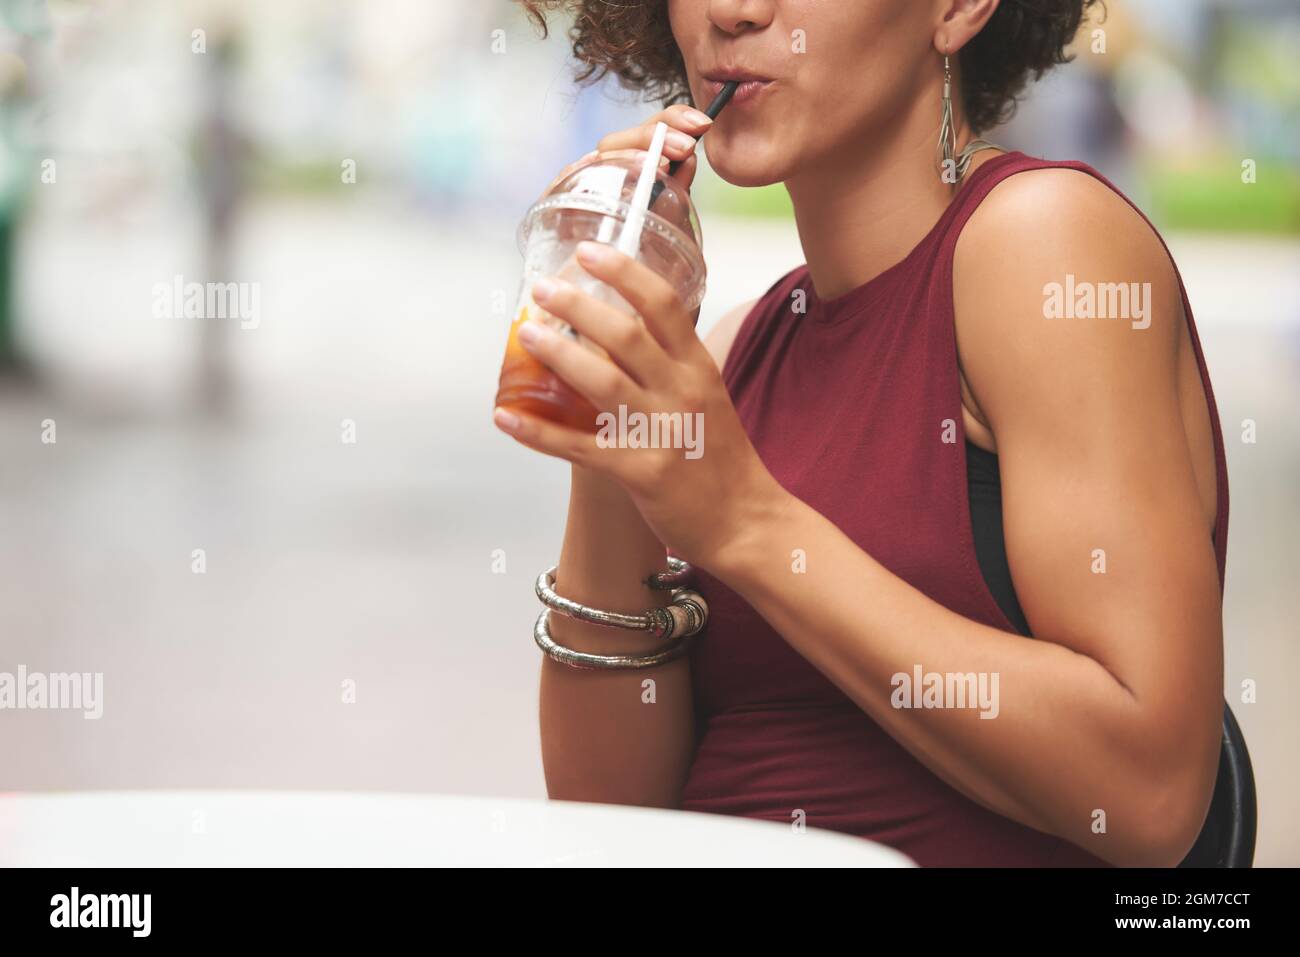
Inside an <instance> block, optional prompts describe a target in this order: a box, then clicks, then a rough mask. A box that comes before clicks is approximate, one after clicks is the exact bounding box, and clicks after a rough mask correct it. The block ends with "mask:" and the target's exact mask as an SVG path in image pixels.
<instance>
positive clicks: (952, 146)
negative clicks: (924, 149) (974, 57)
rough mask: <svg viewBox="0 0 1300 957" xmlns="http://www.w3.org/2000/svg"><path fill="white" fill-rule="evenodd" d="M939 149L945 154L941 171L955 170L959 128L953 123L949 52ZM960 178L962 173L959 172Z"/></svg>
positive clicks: (944, 65)
mask: <svg viewBox="0 0 1300 957" xmlns="http://www.w3.org/2000/svg"><path fill="white" fill-rule="evenodd" d="M939 149H940V151H941V152H942V154H943V163H942V165H941V167H940V173H941V174H946V173H947V172H948V170H950V169H953V170H955V163H956V156H957V130H956V129H954V127H953V125H952V66H951V65H950V64H949V62H948V54H946V53H945V54H944V55H943V119H942V120H941V121H940V123H939ZM958 179H960V174H958Z"/></svg>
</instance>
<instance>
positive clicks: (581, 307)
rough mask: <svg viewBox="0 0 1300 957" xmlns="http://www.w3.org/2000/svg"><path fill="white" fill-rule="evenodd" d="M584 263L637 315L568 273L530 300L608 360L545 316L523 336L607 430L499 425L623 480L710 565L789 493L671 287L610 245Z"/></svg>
mask: <svg viewBox="0 0 1300 957" xmlns="http://www.w3.org/2000/svg"><path fill="white" fill-rule="evenodd" d="M578 262H579V264H581V266H582V267H583V269H585V270H586V271H587V272H588V273H590V274H591V275H592V276H594V277H595V278H596V279H598V280H600V281H601V282H604V283H605V284H607V285H609V286H611V287H613V288H614V289H616V290H617V291H618V292H619V293H620V294H621V295H622V297H623V299H624V300H625V301H626V302H627V303H628V304H629V305H631V307H632V308H633V309H634V310H635V311H636V313H637V315H630V314H628V313H627V312H625V311H623V310H620V309H618V308H615V307H614V306H611V305H607V304H605V303H602V302H600V301H598V300H597V299H595V298H594V297H592V296H590V295H588V294H587V293H585V292H583V291H581V290H580V289H578V288H577V287H576V286H574V285H572V284H570V283H567V282H565V281H563V280H559V279H553V280H544V281H539V282H537V283H536V284H535V285H534V286H533V298H534V300H535V301H536V302H537V303H538V305H540V306H542V308H543V309H545V310H546V311H547V312H549V313H551V314H552V315H554V316H556V317H558V318H560V319H563V320H564V321H565V322H567V323H569V324H570V325H571V326H573V328H574V329H576V330H577V331H578V332H579V333H580V334H581V335H583V336H584V337H586V338H588V339H590V340H591V341H592V342H594V343H595V344H596V345H597V346H599V347H600V348H602V349H604V350H605V352H606V353H608V355H609V358H608V359H606V358H604V357H602V356H600V355H598V354H597V353H596V352H594V351H593V350H591V349H589V348H586V347H585V346H583V345H580V344H579V343H577V342H575V341H573V340H572V339H569V338H567V337H564V336H562V335H559V334H558V333H556V332H554V331H553V330H551V329H549V328H548V327H546V326H545V325H544V324H542V323H540V322H537V321H536V320H530V321H529V322H527V323H525V324H524V325H523V326H522V327H521V328H520V330H519V341H520V343H521V344H522V345H523V346H524V348H525V349H527V350H528V352H529V353H530V354H532V355H533V356H534V357H536V358H537V359H538V360H539V361H540V362H542V363H543V364H544V365H546V366H547V367H549V368H550V369H552V370H553V371H554V372H555V373H556V374H557V375H558V376H559V377H560V378H561V379H563V380H564V381H565V382H567V383H568V384H569V385H571V386H572V387H573V388H574V389H576V390H577V391H578V392H579V393H581V394H582V395H583V396H584V397H586V399H587V400H588V401H590V402H591V403H592V405H594V406H595V407H596V408H597V409H600V410H602V415H601V416H600V418H599V419H598V420H597V426H598V427H599V431H598V432H597V433H596V434H595V435H592V434H590V433H586V432H581V431H578V430H576V429H570V428H567V427H565V426H561V425H557V424H555V423H552V422H549V421H546V420H544V419H540V418H537V417H535V416H531V415H527V414H525V413H515V412H513V411H510V412H507V411H506V410H504V409H498V410H497V412H496V415H495V421H496V423H497V426H498V427H499V428H501V429H502V431H504V432H506V433H508V434H510V435H512V436H513V437H514V438H516V439H517V440H518V441H520V442H522V443H523V444H524V445H527V446H529V447H530V448H533V449H536V450H537V451H539V452H544V453H546V454H548V455H554V456H557V457H559V458H562V459H566V460H568V461H570V462H573V463H574V464H576V465H579V466H582V467H584V468H590V469H593V470H595V471H597V472H600V473H602V474H605V475H608V476H609V477H611V478H612V479H614V480H615V481H617V482H618V483H619V484H620V485H622V486H623V487H624V488H625V489H626V490H627V492H628V494H629V495H630V497H631V498H632V501H633V502H634V503H635V504H636V506H637V508H638V509H639V510H640V512H641V515H642V516H643V517H644V518H645V520H646V523H647V524H648V525H649V526H650V527H651V528H652V529H653V530H654V531H655V533H656V534H657V535H658V536H659V540H660V541H662V542H663V543H664V544H665V545H667V546H668V547H669V548H671V549H673V551H674V552H676V553H677V554H679V555H681V556H682V557H683V558H686V559H687V560H689V561H692V562H696V563H698V564H700V565H702V566H704V567H706V568H707V567H709V565H710V563H711V562H712V561H713V560H714V558H715V556H717V555H718V554H720V552H721V551H722V550H724V549H726V548H727V547H728V545H730V544H732V543H735V542H737V541H738V540H740V539H742V538H743V536H744V535H745V534H746V533H747V531H749V530H750V529H751V528H752V527H753V525H754V523H755V521H756V520H760V519H761V518H762V517H763V516H765V515H771V514H776V513H779V512H780V511H781V510H782V509H784V508H785V507H786V505H787V503H788V500H789V498H790V496H789V495H788V493H786V492H785V490H784V489H782V488H781V486H780V485H779V484H778V483H777V482H776V480H775V479H774V478H773V477H772V475H771V473H769V472H768V471H767V468H766V467H765V466H764V465H763V463H762V461H761V460H760V459H759V457H758V453H757V452H756V451H755V449H754V447H753V445H752V444H751V443H750V441H749V437H748V435H746V434H745V430H744V427H743V426H742V425H741V423H740V418H739V417H738V415H737V414H736V410H735V407H734V406H733V405H732V403H731V397H730V395H728V393H727V389H726V386H725V385H724V384H723V381H722V375H721V374H720V373H719V371H718V368H717V365H716V364H715V363H714V361H713V358H712V356H710V355H709V353H708V351H707V350H706V349H705V347H704V345H703V343H702V342H700V339H699V337H698V336H697V335H696V333H695V326H694V321H693V317H692V314H691V313H689V312H687V310H686V309H685V308H683V306H682V303H681V300H680V299H679V297H678V295H677V293H676V291H675V290H674V289H673V287H672V286H671V284H670V283H668V281H667V280H665V279H663V278H662V277H661V276H659V275H657V274H656V273H655V272H654V271H652V270H651V269H649V268H648V267H647V266H645V265H643V264H641V263H639V262H637V261H635V260H633V259H631V258H630V257H628V256H625V255H623V254H622V253H620V252H618V251H617V250H616V249H614V248H613V247H611V246H607V245H604V244H601V243H595V242H584V243H581V244H579V246H578ZM638 316H639V318H638ZM611 360H612V361H611ZM655 446H657V447H655ZM665 446H666V447H665Z"/></svg>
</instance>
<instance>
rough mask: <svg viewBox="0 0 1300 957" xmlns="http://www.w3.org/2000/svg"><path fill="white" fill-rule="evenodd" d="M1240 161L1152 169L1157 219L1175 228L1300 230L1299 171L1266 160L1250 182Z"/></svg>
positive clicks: (1149, 182) (1149, 179) (1149, 181)
mask: <svg viewBox="0 0 1300 957" xmlns="http://www.w3.org/2000/svg"><path fill="white" fill-rule="evenodd" d="M1240 163H1241V160H1234V159H1231V158H1223V159H1222V161H1221V162H1213V163H1211V162H1207V163H1204V164H1198V165H1196V166H1191V167H1185V168H1178V169H1170V168H1168V167H1164V168H1152V169H1148V170H1147V171H1146V181H1147V185H1148V189H1149V191H1150V196H1151V206H1152V208H1151V213H1152V215H1153V218H1155V219H1156V220H1157V221H1158V222H1159V223H1160V224H1161V226H1162V227H1163V228H1166V229H1175V230H1177V229H1183V230H1197V231H1216V232H1234V233H1236V232H1256V233H1289V234H1300V172H1298V171H1296V170H1294V169H1291V168H1289V167H1287V166H1284V165H1282V164H1279V163H1266V162H1261V163H1260V164H1259V166H1258V168H1257V169H1256V171H1255V182H1253V183H1247V182H1243V180H1242V169H1241V166H1240Z"/></svg>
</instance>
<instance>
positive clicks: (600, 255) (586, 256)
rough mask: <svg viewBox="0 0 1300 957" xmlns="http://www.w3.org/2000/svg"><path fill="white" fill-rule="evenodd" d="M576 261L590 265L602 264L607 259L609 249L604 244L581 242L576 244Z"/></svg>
mask: <svg viewBox="0 0 1300 957" xmlns="http://www.w3.org/2000/svg"><path fill="white" fill-rule="evenodd" d="M578 259H579V260H580V261H582V262H585V263H591V264H592V265H596V264H599V263H603V262H605V261H606V260H607V259H609V247H608V246H606V245H605V244H604V243H594V242H592V241H591V240H583V241H582V242H580V243H578Z"/></svg>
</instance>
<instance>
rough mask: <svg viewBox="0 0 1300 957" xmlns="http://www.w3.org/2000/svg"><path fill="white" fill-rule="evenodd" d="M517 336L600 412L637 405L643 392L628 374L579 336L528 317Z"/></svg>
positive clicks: (540, 360) (538, 358) (526, 348)
mask: <svg viewBox="0 0 1300 957" xmlns="http://www.w3.org/2000/svg"><path fill="white" fill-rule="evenodd" d="M515 335H516V336H517V337H518V340H519V344H520V345H521V346H523V347H524V349H525V350H527V352H528V354H529V355H531V356H533V358H535V359H537V361H538V362H540V363H542V364H543V365H544V366H546V367H547V368H548V369H550V370H551V371H552V372H554V373H555V374H556V375H558V376H559V377H560V378H561V379H563V380H564V381H565V382H567V383H568V384H569V385H571V386H573V388H574V389H575V390H577V392H578V393H579V394H581V395H582V396H583V397H584V398H585V399H586V400H587V401H588V402H590V403H591V404H592V405H594V406H595V407H596V409H597V410H598V411H601V412H604V411H609V410H611V409H617V408H618V406H619V404H620V403H625V404H627V405H629V406H632V405H635V404H637V402H638V399H639V398H640V394H641V392H640V389H639V388H638V387H637V385H636V383H635V382H633V381H632V379H630V378H629V377H628V374H627V373H626V372H624V371H623V370H622V369H620V368H619V367H618V366H616V365H615V364H614V363H612V362H610V361H609V360H608V359H605V358H603V357H601V356H598V355H596V353H594V352H592V351H591V350H590V349H588V348H587V347H586V346H584V345H582V344H580V343H579V342H578V341H577V339H574V338H570V337H569V336H567V335H564V334H562V333H559V332H556V331H555V330H554V329H552V328H551V327H550V326H548V325H547V324H546V323H545V322H542V321H540V320H537V319H529V320H527V321H526V322H525V323H524V324H523V325H521V326H520V327H519V330H518V332H516V333H515Z"/></svg>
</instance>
